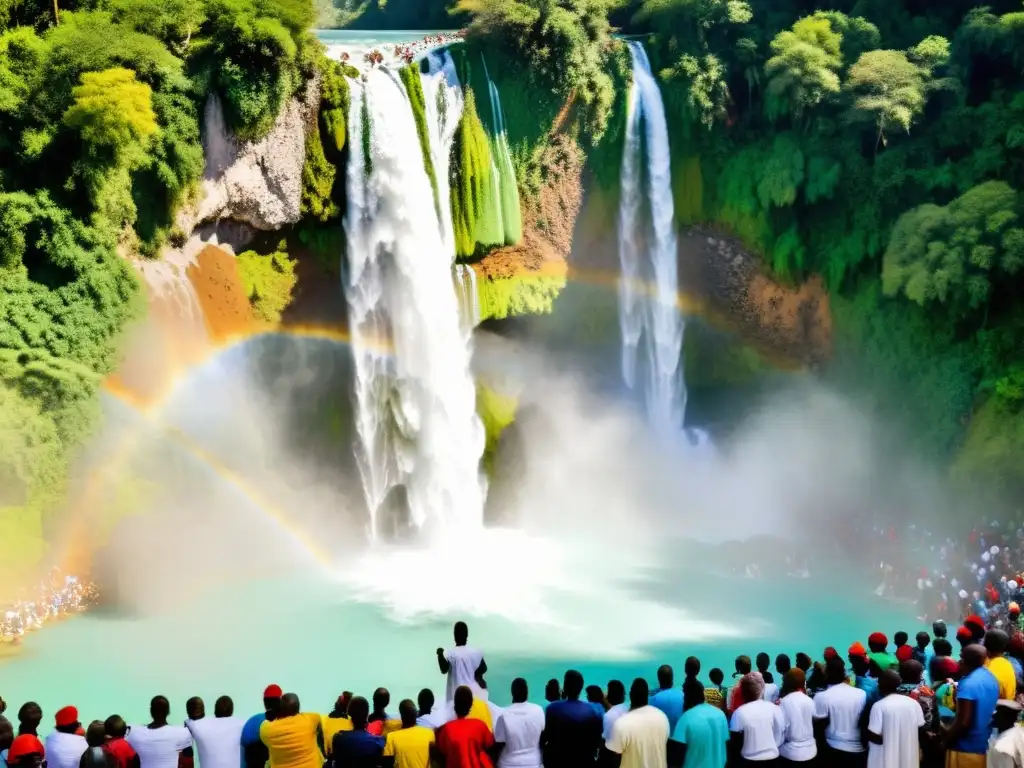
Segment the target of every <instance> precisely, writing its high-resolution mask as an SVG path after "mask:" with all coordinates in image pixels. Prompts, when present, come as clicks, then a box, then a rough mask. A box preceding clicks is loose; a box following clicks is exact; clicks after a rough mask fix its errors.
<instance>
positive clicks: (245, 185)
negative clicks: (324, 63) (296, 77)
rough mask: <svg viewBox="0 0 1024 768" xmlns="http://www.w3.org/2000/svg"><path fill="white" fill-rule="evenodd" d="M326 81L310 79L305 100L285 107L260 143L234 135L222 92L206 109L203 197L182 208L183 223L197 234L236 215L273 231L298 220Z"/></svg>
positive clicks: (262, 228)
mask: <svg viewBox="0 0 1024 768" xmlns="http://www.w3.org/2000/svg"><path fill="white" fill-rule="evenodd" d="M319 101H320V83H319V81H318V80H317V79H313V80H310V81H309V83H307V85H306V89H305V91H304V92H303V93H302V96H301V98H299V97H296V98H293V99H290V100H289V101H288V102H287V103H285V105H284V106H283V107H282V108H281V113H280V114H279V115H278V116H277V120H276V121H275V122H274V126H273V128H271V130H270V133H268V134H267V135H266V136H265V137H263V138H262V139H260V140H259V141H239V140H238V139H237V138H236V137H235V136H234V135H232V133H231V131H230V129H229V128H228V126H227V122H226V120H225V117H224V108H223V105H222V104H221V101H220V99H219V98H218V97H217V95H216V94H213V95H211V96H210V97H209V98H208V99H207V101H206V107H205V109H204V113H203V153H204V155H205V160H206V169H205V171H204V173H203V181H202V188H201V191H200V195H199V199H198V201H197V202H196V203H195V205H194V206H193V207H192V208H191V209H186V210H183V211H182V212H181V215H180V216H179V220H178V226H179V228H180V229H182V230H183V231H185V232H191V231H192V230H193V229H195V228H196V226H198V225H199V224H202V223H204V222H210V221H216V220H220V219H233V220H235V221H241V222H244V223H246V224H249V225H250V226H252V227H255V228H256V229H261V230H265V231H272V230H276V229H280V228H281V227H283V226H285V225H288V224H294V223H296V222H297V221H298V220H299V218H300V216H301V212H300V204H301V200H302V166H303V163H304V161H305V152H306V134H307V131H308V130H309V127H310V126H311V125H312V124H314V121H315V120H316V110H317V106H318V104H319Z"/></svg>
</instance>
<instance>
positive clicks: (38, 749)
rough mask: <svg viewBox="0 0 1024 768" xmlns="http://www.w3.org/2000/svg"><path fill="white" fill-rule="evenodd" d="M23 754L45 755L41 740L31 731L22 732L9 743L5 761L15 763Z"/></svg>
mask: <svg viewBox="0 0 1024 768" xmlns="http://www.w3.org/2000/svg"><path fill="white" fill-rule="evenodd" d="M25 755H43V756H44V757H45V756H46V750H45V749H43V742H41V741H40V740H39V739H38V738H36V737H35V736H33V735H32V734H31V733H26V734H22V735H21V736H18V737H17V738H16V739H15V740H14V742H13V743H12V744H11V748H10V749H9V750H7V762H8V763H16V762H17V761H18V760H20V759H21V758H23V757H24V756H25Z"/></svg>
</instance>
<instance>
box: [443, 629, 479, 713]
mask: <svg viewBox="0 0 1024 768" xmlns="http://www.w3.org/2000/svg"><path fill="white" fill-rule="evenodd" d="M454 634H455V647H454V648H449V649H448V650H447V651H446V650H445V649H444V648H438V649H437V666H438V668H439V669H440V670H441V674H443V675H448V684H447V686H446V688H445V701H448V702H450V701H453V700H454V699H455V689H456V688H458V687H459V686H460V685H465V686H468V687H469V689H470V690H471V691H473V693H474V694H475V693H476V692H477V691H478V690H479V689H480V685H479V684H478V682H477V679H478V678H480V677H483V676H484V674H485V673H486V672H487V662H485V661H484V655H483V654H482V653H481V652H480V651H478V650H477V649H476V648H472V647H471V646H469V645H466V643H467V641H468V640H469V628H468V627H467V626H466V624H465V622H462V621H457V622H455V631H454Z"/></svg>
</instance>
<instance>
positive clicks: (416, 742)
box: [381, 699, 434, 768]
mask: <svg viewBox="0 0 1024 768" xmlns="http://www.w3.org/2000/svg"><path fill="white" fill-rule="evenodd" d="M398 714H399V715H400V716H401V718H402V727H401V728H400V729H399V730H397V731H392V732H391V733H389V734H388V735H387V741H386V742H385V743H384V752H383V760H382V761H381V765H382V766H383V768H428V766H429V765H430V747H431V746H432V745H433V744H434V732H433V731H432V730H431V729H430V728H424V727H423V726H422V725H416V718H417V716H418V715H419V713H418V711H417V710H416V705H415V704H414V703H413V702H412V701H411V700H410V699H406V700H405V701H403V702H402V703H401V704H399V705H398Z"/></svg>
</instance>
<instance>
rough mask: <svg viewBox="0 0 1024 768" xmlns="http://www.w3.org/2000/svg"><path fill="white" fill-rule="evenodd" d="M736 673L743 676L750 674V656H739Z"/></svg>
mask: <svg viewBox="0 0 1024 768" xmlns="http://www.w3.org/2000/svg"><path fill="white" fill-rule="evenodd" d="M736 671H737V672H738V673H740V674H741V675H747V674H750V657H749V656H737V657H736Z"/></svg>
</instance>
